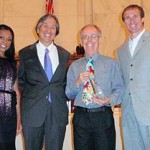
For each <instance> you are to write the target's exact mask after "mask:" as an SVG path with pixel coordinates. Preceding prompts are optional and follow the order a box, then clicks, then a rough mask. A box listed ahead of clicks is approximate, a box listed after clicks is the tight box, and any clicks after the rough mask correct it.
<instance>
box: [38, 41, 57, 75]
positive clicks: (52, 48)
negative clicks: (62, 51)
mask: <svg viewBox="0 0 150 150" xmlns="http://www.w3.org/2000/svg"><path fill="white" fill-rule="evenodd" d="M36 48H37V55H38V58H39V60H40V63H41V65H42V67H43V69H44V56H45V49H46V48H47V49H48V50H49V57H50V59H51V62H52V70H53V74H54V73H55V71H56V69H57V67H58V65H59V58H58V50H57V47H56V46H55V45H54V43H52V44H50V45H49V46H48V47H45V46H44V45H43V44H42V43H41V42H40V41H39V42H38V43H37V44H36Z"/></svg>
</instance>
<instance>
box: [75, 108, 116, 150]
mask: <svg viewBox="0 0 150 150" xmlns="http://www.w3.org/2000/svg"><path fill="white" fill-rule="evenodd" d="M73 129H74V147H75V150H115V142H116V133H115V125H114V118H113V113H112V110H111V108H109V107H107V108H106V109H105V110H103V111H99V112H84V111H82V110H81V109H78V107H77V108H76V110H75V114H74V117H73Z"/></svg>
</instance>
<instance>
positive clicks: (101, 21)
mask: <svg viewBox="0 0 150 150" xmlns="http://www.w3.org/2000/svg"><path fill="white" fill-rule="evenodd" d="M45 1H46V0H29V1H28V0H21V1H20V0H0V23H5V24H8V25H10V26H11V27H12V28H13V29H14V31H15V43H16V51H17V52H18V51H19V50H20V49H21V48H23V47H24V46H26V45H29V44H31V43H33V42H34V41H35V40H36V36H35V33H34V27H35V24H36V22H37V20H38V18H39V17H40V16H41V15H43V14H44V13H45ZM53 1H54V9H55V12H54V14H55V15H57V16H58V18H59V21H60V35H58V37H57V38H56V42H57V44H59V45H61V46H63V47H65V48H66V49H68V51H70V52H71V53H74V52H75V48H76V46H77V45H78V44H79V38H78V33H79V30H80V28H81V27H82V26H84V25H85V24H89V23H94V24H97V25H98V26H99V27H100V28H101V29H102V33H103V40H102V45H101V47H100V51H101V52H102V53H103V54H105V55H109V56H114V51H115V49H116V48H117V47H119V45H120V44H121V43H122V42H123V41H124V40H125V38H126V35H125V29H123V26H122V25H121V19H120V15H121V12H122V10H123V8H124V7H125V6H127V5H129V4H132V3H136V4H139V5H141V6H143V7H144V10H145V13H146V17H145V27H146V28H148V29H150V1H149V0H113V1H112V0H53Z"/></svg>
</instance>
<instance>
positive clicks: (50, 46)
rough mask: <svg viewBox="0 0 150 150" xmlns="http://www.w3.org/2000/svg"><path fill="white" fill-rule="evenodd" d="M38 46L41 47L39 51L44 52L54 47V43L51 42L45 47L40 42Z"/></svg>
mask: <svg viewBox="0 0 150 150" xmlns="http://www.w3.org/2000/svg"><path fill="white" fill-rule="evenodd" d="M38 45H39V46H40V47H41V49H43V50H45V49H46V48H47V49H48V50H49V51H50V49H52V47H53V46H54V43H53V42H52V43H51V44H50V45H49V46H48V47H45V46H44V45H43V44H42V43H41V42H40V41H39V42H38Z"/></svg>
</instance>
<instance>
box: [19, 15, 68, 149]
mask: <svg viewBox="0 0 150 150" xmlns="http://www.w3.org/2000/svg"><path fill="white" fill-rule="evenodd" d="M36 32H37V35H38V37H39V40H38V41H37V42H36V43H34V44H32V45H29V46H27V47H25V48H23V49H22V50H21V51H19V58H20V66H19V71H18V76H19V87H20V90H21V91H22V92H23V95H22V124H23V135H24V139H25V148H26V150H41V149H42V146H43V139H44V140H45V149H46V150H62V146H63V141H64V136H65V131H66V125H67V124H68V108H67V104H66V96H65V85H66V71H67V63H68V60H69V57H70V53H69V52H67V51H66V50H65V49H63V48H62V47H60V46H58V45H56V44H54V42H53V41H54V38H55V37H56V36H57V35H58V34H59V22H58V19H57V17H56V16H54V15H50V14H47V15H44V16H42V17H41V18H40V19H39V21H38V23H37V26H36ZM45 49H47V52H48V55H47V56H48V59H49V60H50V61H51V65H52V72H51V74H52V78H51V79H48V75H49V74H50V73H49V74H48V75H47V74H46V72H45V70H44V69H45V68H44V67H45V63H44V61H45V55H46V52H45Z"/></svg>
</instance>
